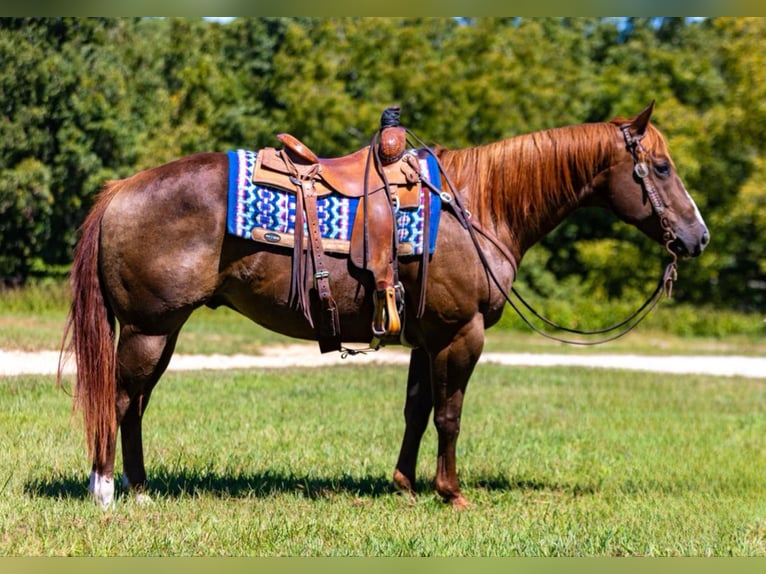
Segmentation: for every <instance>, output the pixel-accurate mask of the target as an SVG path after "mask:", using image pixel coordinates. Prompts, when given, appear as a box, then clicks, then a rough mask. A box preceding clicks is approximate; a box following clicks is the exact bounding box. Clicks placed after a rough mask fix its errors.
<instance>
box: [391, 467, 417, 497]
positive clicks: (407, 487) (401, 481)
mask: <svg viewBox="0 0 766 574" xmlns="http://www.w3.org/2000/svg"><path fill="white" fill-rule="evenodd" d="M394 485H395V486H396V489H397V490H398V491H399V492H400V493H402V494H408V495H410V497H414V496H415V489H414V488H412V482H411V481H410V479H409V478H407V477H406V476H404V473H402V472H401V471H400V470H399V469H398V468H397V469H396V470H395V471H394Z"/></svg>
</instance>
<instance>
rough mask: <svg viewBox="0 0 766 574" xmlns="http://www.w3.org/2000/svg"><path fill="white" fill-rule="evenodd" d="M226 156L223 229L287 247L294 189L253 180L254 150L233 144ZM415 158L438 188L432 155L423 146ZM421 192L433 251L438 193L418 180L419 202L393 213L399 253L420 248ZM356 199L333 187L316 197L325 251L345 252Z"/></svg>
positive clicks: (413, 252)
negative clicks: (426, 205)
mask: <svg viewBox="0 0 766 574" xmlns="http://www.w3.org/2000/svg"><path fill="white" fill-rule="evenodd" d="M228 157H229V193H228V216H227V222H226V225H227V231H228V232H229V233H230V234H232V235H236V236H238V237H243V238H245V239H252V240H254V241H258V242H262V243H268V244H271V245H280V246H284V247H292V246H293V244H294V231H295V209H296V196H295V193H289V192H286V191H283V190H281V189H276V188H270V187H265V186H262V185H259V184H256V183H253V170H254V168H255V163H256V158H257V152H255V151H249V150H242V149H240V150H233V151H229V152H228ZM418 159H419V161H420V166H421V172H422V173H423V175H424V176H425V177H427V178H428V180H429V181H430V182H431V183H432V185H434V187H436V188H437V189H439V188H440V183H441V182H440V176H439V168H438V165H437V163H436V160H435V159H434V158H433V157H432V156H431V155H430V154H428V153H426V152H424V151H422V152H418ZM426 193H431V197H430V201H431V206H430V207H431V209H430V220H429V225H428V231H429V233H428V235H429V237H428V238H427V240H428V243H427V245H428V251H429V253H433V252H434V249H435V247H436V238H437V234H438V230H439V220H440V216H441V197H440V196H439V194H437V193H433V192H431V191H430V190H429V189H428V188H426V187H424V186H421V190H420V204H419V205H417V206H413V207H412V208H404V207H400V208H399V210H398V212H397V214H396V225H397V234H398V240H399V251H398V253H399V256H400V257H404V256H408V255H419V254H422V253H423V250H424V243H425V242H424V239H425V238H424V237H423V236H424V230H425V225H424V220H425V215H424V211H425V210H424V209H423V205H424V197H425V194H426ZM360 201H362V199H361V198H359V197H347V196H344V195H341V194H339V193H333V194H330V195H327V196H324V197H318V198H317V214H318V219H319V224H320V227H321V231H322V247H323V249H324V250H325V251H328V252H333V253H349V250H350V245H351V232H352V229H353V225H354V219H355V217H356V212H357V210H358V209H359V208H360V205H359V202H360ZM304 230H305V224H304ZM305 233H307V231H305ZM305 236H306V235H305V234H304V237H305Z"/></svg>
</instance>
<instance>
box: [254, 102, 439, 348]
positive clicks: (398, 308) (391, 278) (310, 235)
mask: <svg viewBox="0 0 766 574" xmlns="http://www.w3.org/2000/svg"><path fill="white" fill-rule="evenodd" d="M277 138H278V139H279V140H280V141H281V142H282V144H283V145H284V147H283V149H274V148H265V149H262V150H260V151H259V153H258V156H257V160H256V165H255V171H254V174H253V181H254V182H255V183H258V184H261V185H266V186H271V187H276V188H278V189H282V190H286V191H288V192H292V193H295V194H296V218H295V231H294V234H295V236H294V247H293V268H292V278H291V287H290V300H291V303H292V304H293V305H296V306H297V308H299V309H300V310H302V311H303V314H304V316H305V317H306V319H307V320H308V321H309V323H310V324H311V325H312V327H313V326H314V321H313V319H312V314H311V307H312V301H313V302H314V303H315V304H316V303H318V307H319V321H318V323H319V324H318V326H317V334H318V341H319V348H320V350H321V352H323V353H326V352H329V351H336V350H340V349H341V333H340V322H339V318H338V309H337V305H336V303H335V300H334V298H333V296H332V290H331V286H330V276H329V272H328V271H327V267H326V264H325V253H324V250H323V247H322V238H321V230H320V226H319V222H318V217H317V198H318V197H323V196H326V195H329V194H332V193H339V194H341V195H345V196H348V197H354V198H359V199H360V204H359V209H357V212H356V216H355V220H354V224H353V227H352V232H351V244H350V252H349V257H350V259H351V262H352V263H353V264H354V265H355V266H356V267H358V268H360V269H366V270H368V271H369V272H370V273H371V274H372V277H373V279H374V285H375V291H374V292H373V302H374V311H373V319H372V342H371V347H373V348H378V347H379V346H380V345H381V344H385V343H390V342H399V340H400V339H401V338H402V327H403V325H402V323H403V321H402V315H403V312H404V301H403V293H402V287H401V284H400V283H399V280H398V271H397V233H396V224H395V218H396V211H397V209H398V208H400V207H415V206H418V205H419V204H420V193H421V186H420V185H419V183H420V182H421V170H420V163H419V160H418V158H417V156H416V155H415V154H414V153H412V152H406V151H405V148H406V130H405V128H403V127H401V126H400V125H399V108H396V107H394V108H388V109H387V110H386V111H385V112H384V113H383V116H382V118H381V128H380V130H378V131H377V132H376V134H375V136H373V138H372V142H371V143H370V145H368V146H366V147H364V148H362V149H360V150H358V151H356V152H354V153H351V154H349V155H346V156H343V157H338V158H320V157H318V156H317V155H316V154H315V153H314V152H313V151H311V150H310V149H309V148H308V147H307V146H306V145H305V144H304V143H302V142H301V141H300V140H298V139H297V138H296V137H294V136H292V135H290V134H286V133H283V134H279V135H278V136H277ZM425 204H426V207H427V208H428V205H429V202H428V201H426V202H425ZM427 217H428V214H426V218H427ZM304 224H305V229H304ZM306 235H307V237H306ZM424 252H425V258H427V257H428V249H427V246H426V247H425V248H424ZM309 265H312V266H313V290H312V291H307V288H306V284H307V278H308V273H309V270H308V268H309ZM421 291H422V289H421ZM421 297H422V295H421ZM317 299H318V301H317Z"/></svg>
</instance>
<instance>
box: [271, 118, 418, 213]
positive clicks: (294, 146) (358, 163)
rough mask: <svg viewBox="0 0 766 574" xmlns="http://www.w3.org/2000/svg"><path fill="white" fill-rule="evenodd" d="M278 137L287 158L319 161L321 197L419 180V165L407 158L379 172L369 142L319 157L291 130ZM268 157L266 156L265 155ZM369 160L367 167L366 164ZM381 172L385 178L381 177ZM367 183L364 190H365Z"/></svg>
mask: <svg viewBox="0 0 766 574" xmlns="http://www.w3.org/2000/svg"><path fill="white" fill-rule="evenodd" d="M277 139H279V141H281V142H282V144H284V146H285V147H284V151H285V152H286V153H287V154H288V155H289V156H290V159H291V160H292V161H293V162H294V163H296V164H298V165H306V166H311V165H319V171H318V183H320V184H321V183H324V184H325V189H322V186H321V185H319V186H318V187H317V195H319V196H320V197H321V196H323V195H326V194H328V193H331V192H333V191H334V192H336V193H340V194H341V195H345V196H347V197H362V196H364V195H365V191H366V193H367V194H368V195H369V194H371V193H374V192H376V191H378V190H380V189H383V188H384V187H385V183H386V182H388V184H389V185H396V186H405V188H407V189H413V190H414V188H415V185H414V184H415V183H417V182H418V181H419V180H420V177H419V173H418V171H419V167H413V166H412V164H411V163H409V161H407V160H405V161H403V162H395V163H391V164H389V165H383V166H380V167H379V168H378V169H381V170H382V171H383V175H381V174H380V172H379V171H378V169H376V168H375V166H374V165H372V164H371V161H370V160H371V159H372V158H370V152H371V149H370V146H365V147H363V148H362V149H359V150H357V151H355V152H353V153H350V154H348V155H344V156H341V157H334V158H320V157H318V156H317V155H316V154H315V153H314V152H313V151H311V149H309V147H308V146H307V145H306V144H304V143H303V142H301V141H300V140H299V139H298V138H296V137H295V136H293V135H290V134H284V133H283V134H279V135H277ZM264 159H265V160H268V158H264ZM368 163H370V164H371V165H370V166H369V170H368V169H367V165H368ZM269 165H272V166H273V163H272V162H268V161H267V167H268V166H269ZM365 172H367V184H366V186H365ZM383 176H385V178H386V182H384V181H383ZM365 187H366V190H365ZM407 199H410V200H411V201H419V200H420V198H419V197H417V198H404V197H401V198H399V201H400V202H401V201H405V204H409V203H410V201H407Z"/></svg>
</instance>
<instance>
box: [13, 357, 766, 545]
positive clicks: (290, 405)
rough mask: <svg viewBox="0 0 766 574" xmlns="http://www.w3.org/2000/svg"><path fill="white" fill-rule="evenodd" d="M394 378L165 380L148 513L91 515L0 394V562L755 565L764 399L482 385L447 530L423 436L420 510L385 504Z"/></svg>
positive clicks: (65, 428)
mask: <svg viewBox="0 0 766 574" xmlns="http://www.w3.org/2000/svg"><path fill="white" fill-rule="evenodd" d="M404 372H405V371H404V369H402V368H397V367H381V368H376V369H364V368H362V367H355V366H349V367H336V368H333V369H328V370H323V371H321V372H314V371H306V370H287V371H271V372H247V371H227V372H205V373H183V374H178V373H174V374H168V375H166V377H165V379H164V380H163V381H162V382H161V383H160V386H159V387H158V389H157V391H156V392H155V395H154V398H153V401H152V405H151V406H150V408H149V411H148V413H147V415H146V418H145V421H146V422H145V434H146V442H147V445H146V451H147V452H146V456H147V467H148V472H149V474H150V479H149V491H150V493H151V494H152V496H153V499H154V503H153V504H152V505H151V506H148V507H145V506H144V507H142V506H140V505H138V504H137V503H136V502H135V501H134V500H132V499H131V498H130V497H128V496H119V497H118V500H117V505H116V507H115V508H114V509H113V510H110V511H106V512H103V511H101V510H99V509H97V508H96V507H95V506H94V505H93V504H92V502H91V501H90V500H89V499H88V497H87V479H88V472H89V465H88V462H87V460H86V456H85V453H84V451H83V443H82V437H81V435H80V431H79V428H78V421H77V420H76V418H75V417H73V415H72V414H71V411H70V400H69V397H68V396H67V395H66V393H65V392H63V391H62V390H59V389H57V388H56V387H55V384H54V383H53V381H52V380H51V378H50V377H38V376H24V377H15V378H5V379H0V427H2V429H3V432H2V434H0V437H2V438H0V448H2V450H3V453H4V454H3V457H2V461H3V462H2V465H1V466H0V555H5V556H9V555H12V556H13V555H25V556H26V555H89V556H90V555H108V556H117V555H119V556H122V555H131V556H136V555H140V556H144V555H205V556H220V555H229V556H243V555H247V556H253V555H254V556H275V555H279V556H284V555H290V556H296V555H301V556H339V555H342V556H347V555H352V556H622V555H641V556H644V555H650V556H679V555H681V556H753V555H756V556H763V555H764V554H766V481H764V479H763V477H764V470H765V468H766V444H765V443H764V440H763V437H764V433H765V432H766V417H765V416H764V412H763V405H764V404H766V380H746V379H727V378H714V377H702V376H694V377H690V376H685V377H678V376H662V377H658V376H656V375H650V374H641V373H625V372H618V371H595V370H593V371H591V370H587V369H558V368H553V369H538V368H519V369H507V368H501V367H496V366H491V365H482V366H481V367H479V369H478V370H477V373H476V374H475V376H474V379H473V380H472V383H471V385H470V386H469V393H468V395H467V399H466V406H465V411H464V417H463V432H462V434H461V439H460V442H459V465H460V476H461V480H462V483H463V485H464V490H465V493H466V494H467V496H468V497H469V499H470V500H471V501H472V502H473V503H474V508H473V509H471V510H469V511H467V512H463V513H458V512H454V511H452V510H451V509H450V508H449V507H448V506H446V505H444V504H443V503H442V502H441V501H440V500H439V499H438V497H437V496H436V495H435V494H434V492H433V490H432V489H431V480H432V478H433V476H434V465H435V460H434V458H435V433H434V431H433V430H432V429H429V431H428V432H427V434H426V436H425V438H424V442H423V448H422V451H421V459H420V464H419V473H420V480H419V484H418V486H419V488H420V490H421V493H420V495H419V496H418V497H417V499H416V500H415V501H414V503H413V502H410V501H408V500H407V499H406V498H403V497H401V496H400V495H398V494H395V493H394V492H393V489H392V487H391V483H390V476H391V473H392V470H393V464H394V462H395V460H396V454H397V452H398V446H399V440H400V438H401V433H402V430H403V421H402V417H401V409H402V406H403V399H404V387H403V384H404V383H403V376H404ZM118 464H121V463H120V460H119V456H118Z"/></svg>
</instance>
